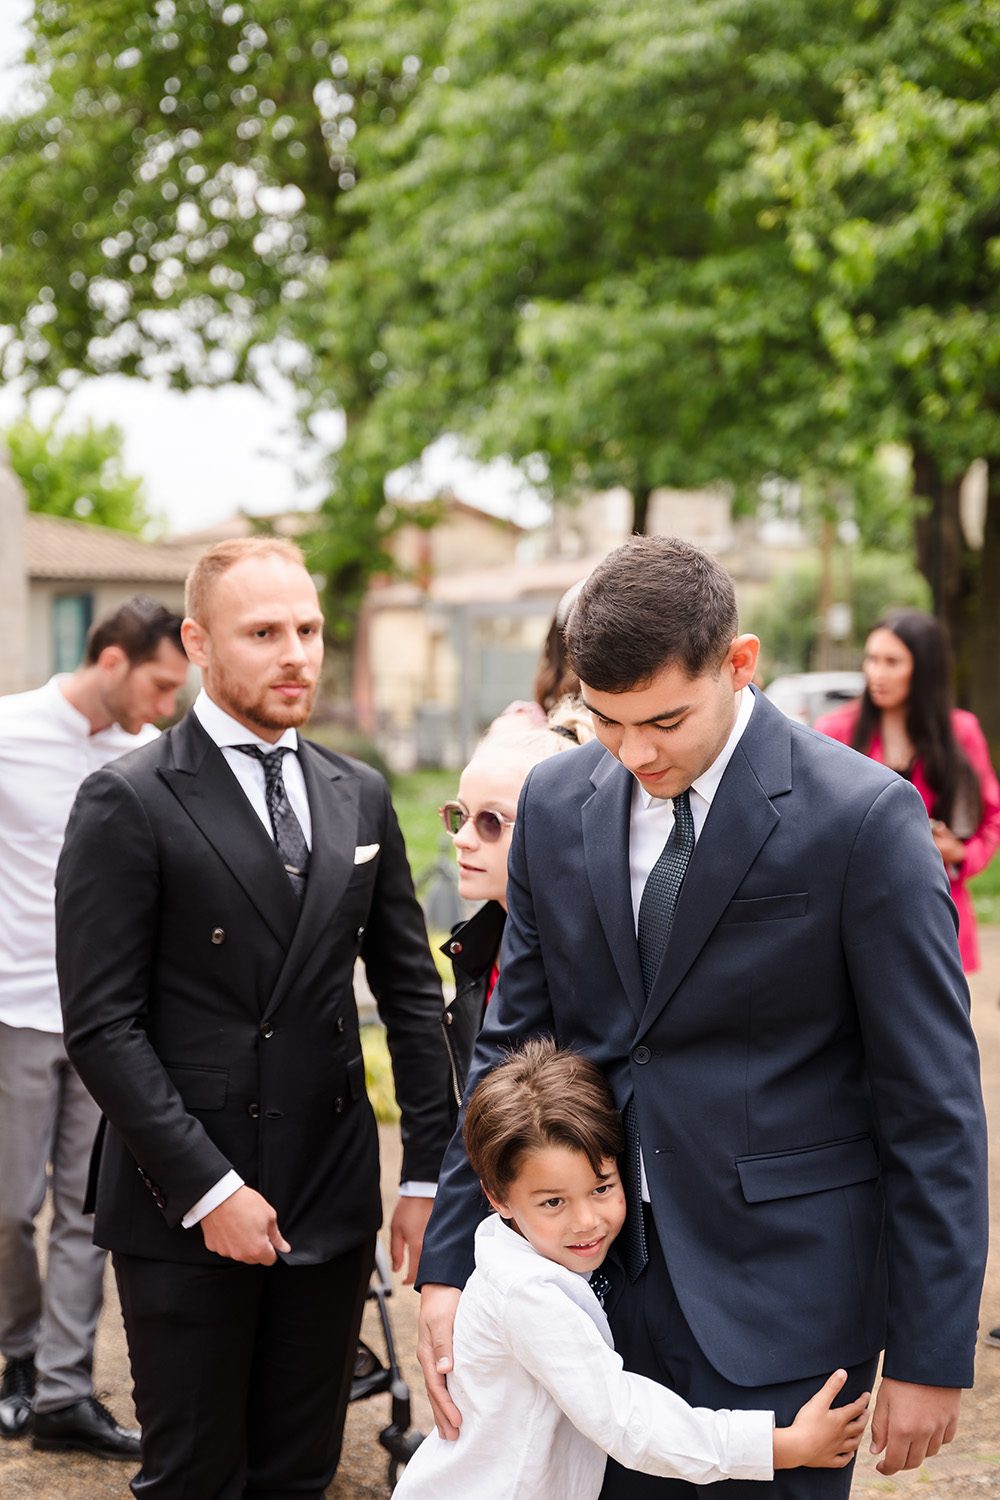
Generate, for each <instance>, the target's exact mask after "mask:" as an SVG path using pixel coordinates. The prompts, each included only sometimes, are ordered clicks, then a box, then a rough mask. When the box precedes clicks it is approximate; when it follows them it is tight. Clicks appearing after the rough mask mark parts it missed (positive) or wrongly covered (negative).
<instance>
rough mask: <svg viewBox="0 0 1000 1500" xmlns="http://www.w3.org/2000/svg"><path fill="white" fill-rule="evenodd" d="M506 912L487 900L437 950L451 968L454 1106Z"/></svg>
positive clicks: (448, 1036)
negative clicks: (448, 962) (452, 983)
mask: <svg viewBox="0 0 1000 1500" xmlns="http://www.w3.org/2000/svg"><path fill="white" fill-rule="evenodd" d="M506 921H507V913H506V912H505V911H504V909H503V907H502V906H501V905H500V903H499V901H487V902H486V905H485V906H481V907H480V908H479V910H478V911H477V912H476V914H475V916H472V917H470V918H469V919H468V921H467V922H459V924H458V926H457V927H453V928H452V932H451V937H450V938H449V939H448V941H447V942H446V943H444V944H442V947H441V952H442V953H446V954H447V955H448V957H449V958H450V959H451V966H452V968H453V969H454V971H455V998H454V1000H453V1001H452V1002H451V1004H450V1005H447V1006H445V1009H444V1015H443V1025H444V1035H445V1041H446V1042H447V1043H448V1055H449V1056H450V1058H451V1073H452V1088H453V1090H454V1095H455V1108H456V1110H457V1109H458V1106H459V1105H460V1104H461V1102H462V1094H463V1091H464V1089H465V1080H466V1078H467V1077H468V1073H469V1065H470V1063H471V1062H472V1053H473V1050H474V1048H475V1045H476V1037H477V1036H478V1035H479V1028H480V1027H481V1026H482V1024H483V1011H484V1010H485V1008H486V991H487V987H488V985H489V982H490V971H491V970H492V968H493V965H494V964H495V963H496V959H497V954H498V952H499V951H500V939H501V938H502V937H503V929H504V924H505V923H506Z"/></svg>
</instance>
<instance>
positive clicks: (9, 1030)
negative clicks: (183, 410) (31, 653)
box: [0, 595, 188, 1459]
mask: <svg viewBox="0 0 1000 1500" xmlns="http://www.w3.org/2000/svg"><path fill="white" fill-rule="evenodd" d="M180 623H181V622H180V619H179V618H178V617H177V616H176V615H173V614H171V613H170V611H169V610H167V609H165V608H164V606H163V605H161V604H158V603H157V602H156V601H155V600H153V599H150V598H148V597H146V596H143V595H138V596H135V597H133V598H131V599H129V600H127V601H126V602H125V603H124V604H122V605H120V606H119V607H118V608H117V609H116V610H115V611H114V612H113V613H112V614H110V615H106V616H105V617H104V618H103V619H101V620H99V621H98V622H97V623H96V624H95V625H94V626H93V627H92V629H91V632H90V634H89V636H88V639H87V646H86V651H85V656H84V661H83V664H82V665H81V666H80V667H79V668H78V669H77V670H76V671H75V672H73V673H71V674H69V675H65V676H57V677H53V678H52V679H51V680H50V681H49V682H47V683H46V684H45V686H44V687H40V688H36V689H34V690H33V691H31V692H27V693H15V694H12V695H11V696H9V697H5V698H0V866H2V868H3V872H4V874H3V882H2V885H0V1352H2V1354H3V1355H4V1359H5V1361H6V1365H5V1369H4V1373H3V1379H2V1384H0V1435H2V1436H3V1437H5V1438H16V1437H20V1436H22V1435H23V1434H24V1433H25V1432H27V1431H28V1429H29V1426H30V1427H31V1430H32V1440H33V1444H34V1446H35V1447H36V1448H46V1449H82V1450H83V1451H85V1452H88V1453H93V1454H97V1455H99V1456H101V1457H104V1458H124V1459H133V1458H134V1457H135V1456H136V1454H137V1453H138V1451H139V1435H138V1433H136V1432H130V1431H126V1430H125V1429H124V1428H122V1427H119V1426H118V1424H117V1423H116V1422H115V1420H114V1418H113V1417H112V1416H111V1413H110V1412H108V1411H107V1409H106V1408H105V1407H104V1406H102V1405H101V1403H100V1402H99V1401H98V1400H97V1398H96V1397H95V1395H94V1390H93V1382H92V1379H91V1370H92V1365H93V1355H94V1330H95V1328H96V1324H97V1318H98V1314H99V1312H100V1307H101V1286H102V1281H103V1275H104V1259H105V1252H104V1251H103V1250H99V1249H97V1248H96V1247H95V1246H94V1244H93V1242H92V1230H93V1224H92V1220H91V1218H90V1216H89V1214H85V1213H84V1197H85V1189H86V1182H87V1168H88V1163H89V1160H90V1152H91V1147H92V1145H93V1141H94V1136H95V1133H96V1130H97V1125H98V1120H99V1111H98V1108H97V1106H96V1104H95V1103H94V1101H93V1100H92V1099H91V1097H90V1095H89V1094H88V1093H87V1091H86V1089H85V1088H84V1087H83V1084H82V1083H81V1082H80V1079H79V1077H78V1076H77V1073H76V1070H75V1069H74V1068H73V1066H72V1064H71V1063H70V1062H69V1060H68V1059H67V1057H66V1052H65V1048H64V1046H63V1037H62V1015H61V1012H60V1007H59V992H58V986H57V981H56V965H55V908H54V880H55V871H56V863H57V861H58V859H59V852H60V850H61V848H62V842H63V835H64V833H65V829H66V821H67V819H68V817H69V813H70V809H71V808H72V806H73V801H74V798H75V797H76V793H77V791H78V789H79V786H80V783H81V782H82V781H83V780H84V779H85V778H86V777H87V776H89V775H90V773H91V772H92V771H95V770H97V769H99V768H100V767H101V766H103V765H104V764H106V762H107V761H109V760H113V759H115V758H116V757H118V756H120V755H122V754H124V753H125V752H126V751H128V750H133V749H136V748H137V747H138V746H139V745H142V744H145V743H146V741H147V740H149V739H152V738H155V736H156V733H157V731H156V729H155V728H154V727H153V723H152V721H153V720H155V719H162V718H168V717H170V716H171V715H172V714H173V712H174V707H175V700H176V695H177V690H178V688H180V687H181V686H182V684H183V683H184V681H185V678H186V676H187V671H188V662H187V657H186V656H185V655H184V651H183V648H182V646H181V641H180ZM49 1165H51V1185H52V1201H53V1218H52V1227H51V1230H50V1232H49V1243H48V1262H47V1269H46V1274H45V1279H44V1285H43V1282H42V1278H41V1275H40V1272H39V1265H38V1256H37V1253H36V1249H35V1244H34V1220H35V1216H36V1215H37V1213H38V1211H39V1209H40V1208H41V1205H42V1200H43V1198H44V1195H45V1188H46V1167H47V1166H49Z"/></svg>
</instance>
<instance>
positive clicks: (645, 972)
mask: <svg viewBox="0 0 1000 1500" xmlns="http://www.w3.org/2000/svg"><path fill="white" fill-rule="evenodd" d="M693 853H694V819H693V817H692V816H691V802H690V798H689V795H688V793H687V792H679V793H678V795H677V796H676V797H675V798H674V826H673V828H672V829H671V830H670V837H669V838H668V839H667V842H666V843H665V844H664V846H663V849H662V851H661V853H660V857H659V859H658V860H657V861H656V864H655V865H654V866H653V868H652V869H651V870H650V872H649V876H648V878H647V880H646V884H645V886H644V887H643V891H642V899H641V901H640V902H639V921H638V927H637V936H638V940H639V967H640V969H641V970H642V987H643V989H644V991H645V993H646V999H647V1000H648V999H649V996H650V992H651V990H652V988H653V981H654V980H655V978H656V975H657V972H658V970H659V967H660V962H661V960H662V958H663V954H664V950H665V949H666V946H667V940H668V939H669V937H670V929H671V928H672V926H673V924H674V912H675V911H676V909H677V898H678V896H679V895H680V892H681V886H682V885H683V884H684V876H685V874H686V873H687V867H688V865H689V864H690V862H691V855H692V854H693ZM622 1124H623V1126H624V1127H625V1198H626V1201H627V1203H628V1217H627V1219H626V1224H625V1246H624V1255H625V1269H626V1270H627V1271H628V1275H629V1280H630V1281H635V1280H636V1278H637V1277H638V1276H639V1274H640V1272H642V1271H643V1270H644V1269H645V1266H646V1263H647V1261H648V1260H649V1252H648V1249H647V1246H646V1226H645V1224H644V1223H643V1217H642V1164H641V1152H640V1147H639V1118H638V1112H637V1110H636V1107H635V1095H632V1097H631V1098H630V1099H629V1101H628V1103H627V1104H626V1106H625V1108H624V1110H623V1111H622Z"/></svg>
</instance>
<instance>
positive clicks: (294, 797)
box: [57, 540, 449, 1500]
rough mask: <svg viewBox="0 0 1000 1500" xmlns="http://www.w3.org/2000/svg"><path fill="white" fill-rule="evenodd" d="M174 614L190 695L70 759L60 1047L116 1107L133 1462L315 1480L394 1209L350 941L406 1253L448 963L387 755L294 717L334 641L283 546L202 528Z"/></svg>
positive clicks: (103, 1101) (397, 1230) (306, 1489)
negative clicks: (205, 544) (361, 760)
mask: <svg viewBox="0 0 1000 1500" xmlns="http://www.w3.org/2000/svg"><path fill="white" fill-rule="evenodd" d="M187 611H188V619H187V620H186V621H185V624H184V640H185V645H186V648H187V651H188V654H189V656H190V657H191V659H192V660H193V661H194V662H195V663H196V664H197V665H198V666H200V667H201V669H202V674H203V684H204V687H203V692H202V693H201V695H200V696H199V698H198V700H197V701H196V703H195V705H194V707H193V709H192V710H191V712H190V713H189V714H188V715H187V717H186V718H185V719H184V720H182V722H181V723H180V724H178V725H177V726H176V727H175V728H174V729H172V730H170V731H168V732H167V733H166V734H165V735H164V736H162V738H161V739H160V740H158V741H157V742H156V743H155V744H153V745H150V746H148V747H147V748H146V749H144V750H140V751H138V752H136V753H135V754H132V755H129V756H126V757H125V758H123V759H122V760H121V761H119V762H117V763H116V764H115V765H114V767H109V768H108V769H107V770H105V771H102V772H99V773H98V774H97V775H95V776H92V777H90V778H89V780H88V781H87V782H85V783H84V785H83V787H82V789H81V792H80V795H79V798H78V800H77V803H76V806H75V809H74V812H73V815H72V817H71V819H70V824H69V828H68V832H67V837H66V844H65V847H64V851H63V856H62V860H61V862H60V866H59V873H58V877H57V920H58V961H59V977H60V986H61V991H62V999H63V1005H64V1015H65V1024H66V1042H67V1048H68V1050H69V1053H70V1056H71V1058H72V1059H73V1062H74V1063H75V1065H76V1066H77V1068H78V1069H79V1071H80V1073H81V1076H82V1077H83V1079H84V1082H85V1083H86V1085H87V1087H88V1088H89V1089H90V1090H91V1092H92V1093H93V1095H94V1097H95V1098H96V1099H97V1101H98V1103H99V1104H100V1106H101V1108H102V1110H103V1111H104V1114H105V1116H106V1119H107V1130H106V1133H105V1136H104V1140H103V1151H102V1154H101V1157H100V1164H99V1175H98V1177H97V1196H96V1215H97V1217H96V1225H95V1238H96V1240H97V1242H98V1243H99V1244H101V1245H103V1246H106V1247H107V1248H109V1249H110V1250H112V1251H113V1252H114V1261H115V1268H116V1273H117V1276H118V1283H119V1289H120V1292H121V1300H122V1307H123V1311H124V1315H125V1323H126V1330H127V1333H128V1340H129V1353H130V1357H131V1361H132V1368H133V1374H134V1378H135V1388H136V1405H137V1409H138V1413H139V1417H140V1420H141V1422H142V1427H143V1450H142V1468H141V1470H140V1472H139V1474H138V1475H137V1476H136V1478H135V1480H134V1481H133V1486H132V1488H133V1492H134V1493H135V1494H136V1495H137V1496H150V1497H156V1500H174V1497H180V1496H182V1495H183V1496H197V1497H198V1500H231V1497H237V1496H244V1495H245V1496H254V1497H255V1500H276V1497H278V1496H287V1495H293V1494H294V1495H295V1496H303V1497H306V1496H309V1497H314V1500H319V1497H320V1496H321V1495H322V1493H323V1491H324V1489H325V1488H326V1486H327V1484H328V1483H329V1481H330V1478H331V1477H332V1474H333V1472H334V1469H335V1467H336V1463H337V1458H338V1455H339V1449H340V1439H341V1432H342V1426H343V1418H344V1411H345V1407H346V1401H347V1397H348V1393H349V1388H350V1369H351V1363H352V1359H353V1351H354V1348H355V1342H356V1338H357V1332H358V1327H359V1323H360V1316H361V1309H362V1306H363V1302H364V1296H365V1289H366V1286H367V1281H368V1277H369V1274H370V1268H371V1263H372V1254H373V1244H374V1236H375V1232H376V1230H377V1229H378V1226H379V1222H380V1215H381V1209H380V1201H379V1181H378V1143H377V1133H376V1128H375V1120H374V1117H373V1115H372V1111H371V1108H370V1106H369V1103H368V1100H367V1096H366V1093H365V1080H364V1063H363V1060H362V1056H361V1047H360V1042H359V1033H358V1015H357V1010H356V1007H355V1002H354V993H353V973H354V965H355V960H356V958H357V956H358V955H359V953H360V955H361V957H362V958H363V959H364V961H365V964H366V967H367V971H368V977H369V981H370V983H371V987H372V990H373V991H374V993H375V996H376V999H377V1000H378V1003H379V1008H380V1011H381V1014H382V1017H383V1019H384V1021H385V1023H386V1027H387V1030H388V1039H389V1046H390V1049H391V1052H392V1056H393V1063H394V1071H395V1078H396V1088H397V1095H398V1098H399V1102H400V1106H401V1110H402V1132H403V1177H404V1190H403V1191H404V1196H402V1197H401V1199H400V1203H399V1206H398V1208H397V1210H396V1213H395V1215H394V1218H393V1226H392V1249H393V1258H394V1260H395V1262H396V1263H397V1264H401V1263H402V1261H403V1259H404V1251H405V1252H407V1253H408V1256H409V1272H410V1278H411V1279H412V1275H413V1273H414V1271H415V1268H416V1262H417V1259H418V1257H419V1253H420V1246H421V1240H422V1236H423V1228H424V1224H425V1222H426V1218H427V1214H428V1212H429V1208H430V1198H429V1196H428V1194H429V1193H430V1192H432V1191H433V1188H432V1187H431V1184H432V1183H433V1181H434V1180H435V1179H436V1177H437V1172H438V1166H439V1162H440V1158H441V1154H442V1151H443V1148H444V1145H445V1143H446V1139H447V1133H448V1123H449V1107H448V1065H447V1058H446V1054H445V1050H444V1044H443V1041H442V1035H441V1025H440V1016H441V995H440V987H439V984H438V980H437V977H436V973H435V970H434V966H433V962H432V960H431V957H430V954H429V951H428V947H427V940H426V934H425V930H424V924H423V919H422V916H421V913H420V909H419V906H418V905H417V902H416V899H415V897H414V894H413V887H412V882H411V879H410V872H409V867H408V865H407V861H406V855H405V851H404V848H403V842H402V837H401V835H400V832H399V828H398V825H397V822H396V818H395V815H394V812H393V809H392V805H391V803H390V800H389V794H388V790H387V788H386V785H385V783H384V781H383V780H382V778H381V777H380V776H378V775H377V773H375V772H374V771H372V770H370V769H369V768H367V767H365V766H363V765H359V764H357V763H356V762H353V761H350V760H347V759H345V758H344V757H342V756H339V755H334V754H331V753H330V752H328V751H326V750H324V749H322V748H321V747H319V746H317V745H315V744H310V743H309V742H307V741H304V740H302V739H300V738H299V737H298V736H297V734H296V729H297V727H298V726H299V725H301V724H303V723H304V722H305V720H306V719H307V717H308V714H309V710H310V707H311V703H312V698H313V694H314V691H315V686H316V681H317V677H318V673H319V667H320V662H321V658H322V649H323V648H322V618H321V615H320V611H319V604H318V601H317V598H316V591H315V588H314V586H313V584H312V581H311V579H310V577H309V574H308V573H307V572H306V570H305V568H304V566H303V565H302V561H301V556H300V554H298V551H297V549H295V548H292V547H290V545H289V544H287V543H282V542H275V541H272V540H266V541H262V540H255V541H250V542H236V543H222V544H220V545H219V546H218V547H216V548H213V549H211V550H210V552H209V553H207V554H206V555H205V556H204V557H203V558H202V560H201V561H200V562H199V563H198V564H197V565H196V567H195V569H194V571H193V573H192V576H191V578H190V579H189V582H188V600H187ZM274 757H277V761H275V759H274Z"/></svg>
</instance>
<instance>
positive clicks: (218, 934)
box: [210, 927, 226, 944]
mask: <svg viewBox="0 0 1000 1500" xmlns="http://www.w3.org/2000/svg"><path fill="white" fill-rule="evenodd" d="M210 941H211V942H213V943H216V944H218V943H224V942H225V941H226V929H225V928H224V927H213V928H212V934H211V939H210Z"/></svg>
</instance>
